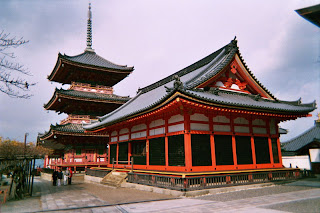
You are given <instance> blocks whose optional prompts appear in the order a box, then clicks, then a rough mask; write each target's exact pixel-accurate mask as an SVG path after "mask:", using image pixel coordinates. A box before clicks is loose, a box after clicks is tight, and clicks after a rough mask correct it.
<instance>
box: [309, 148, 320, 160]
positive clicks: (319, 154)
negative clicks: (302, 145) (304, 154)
mask: <svg viewBox="0 0 320 213" xmlns="http://www.w3.org/2000/svg"><path fill="white" fill-rule="evenodd" d="M309 153H310V160H311V162H312V163H318V162H320V149H309Z"/></svg>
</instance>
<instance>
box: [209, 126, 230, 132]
mask: <svg viewBox="0 0 320 213" xmlns="http://www.w3.org/2000/svg"><path fill="white" fill-rule="evenodd" d="M213 131H216V132H230V131H231V128H230V126H229V125H213Z"/></svg>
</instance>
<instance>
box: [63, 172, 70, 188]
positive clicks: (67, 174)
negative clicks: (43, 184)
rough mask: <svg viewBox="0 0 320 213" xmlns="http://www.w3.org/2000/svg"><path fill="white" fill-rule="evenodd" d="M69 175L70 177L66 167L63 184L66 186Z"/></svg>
mask: <svg viewBox="0 0 320 213" xmlns="http://www.w3.org/2000/svg"><path fill="white" fill-rule="evenodd" d="M68 177H69V170H68V168H66V170H65V171H63V185H64V186H66V185H67V182H68Z"/></svg>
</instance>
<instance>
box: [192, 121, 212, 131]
mask: <svg viewBox="0 0 320 213" xmlns="http://www.w3.org/2000/svg"><path fill="white" fill-rule="evenodd" d="M190 129H191V130H202V131H210V128H209V124H198V123H191V124H190Z"/></svg>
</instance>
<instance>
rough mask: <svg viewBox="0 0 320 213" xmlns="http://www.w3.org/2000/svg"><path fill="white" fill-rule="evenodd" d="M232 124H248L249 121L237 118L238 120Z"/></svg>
mask: <svg viewBox="0 0 320 213" xmlns="http://www.w3.org/2000/svg"><path fill="white" fill-rule="evenodd" d="M234 123H235V124H249V121H248V120H247V119H245V118H242V117H238V118H236V119H234Z"/></svg>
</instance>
